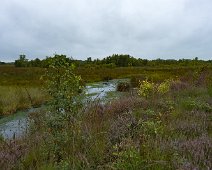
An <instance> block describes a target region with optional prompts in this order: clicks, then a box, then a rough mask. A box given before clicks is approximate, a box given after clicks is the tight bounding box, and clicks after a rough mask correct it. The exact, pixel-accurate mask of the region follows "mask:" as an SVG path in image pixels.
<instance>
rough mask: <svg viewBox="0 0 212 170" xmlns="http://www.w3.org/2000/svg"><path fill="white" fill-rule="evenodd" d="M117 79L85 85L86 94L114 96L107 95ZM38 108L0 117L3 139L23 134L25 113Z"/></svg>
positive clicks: (97, 97) (99, 97)
mask: <svg viewBox="0 0 212 170" xmlns="http://www.w3.org/2000/svg"><path fill="white" fill-rule="evenodd" d="M119 81H123V80H111V81H108V82H97V83H92V84H90V85H87V86H86V94H87V96H88V97H89V99H90V100H91V101H93V100H97V99H98V100H102V101H104V100H108V99H111V98H114V95H112V96H111V95H109V94H110V92H115V90H116V85H117V83H118V82H119ZM41 108H42V107H40V108H31V109H28V110H26V111H22V112H19V113H17V114H15V115H12V116H9V117H6V118H2V119H3V120H1V119H0V135H1V136H2V137H3V138H4V139H12V138H17V137H21V136H22V135H23V134H25V132H26V130H27V126H28V123H27V122H28V121H27V115H28V114H29V113H31V112H36V111H39V110H40V109H41Z"/></svg>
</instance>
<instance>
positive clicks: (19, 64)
mask: <svg viewBox="0 0 212 170" xmlns="http://www.w3.org/2000/svg"><path fill="white" fill-rule="evenodd" d="M27 64H28V59H27V58H26V55H24V54H21V55H20V56H19V59H18V60H15V66H16V67H27Z"/></svg>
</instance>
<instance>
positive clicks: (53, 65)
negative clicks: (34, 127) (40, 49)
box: [44, 55, 82, 167]
mask: <svg viewBox="0 0 212 170" xmlns="http://www.w3.org/2000/svg"><path fill="white" fill-rule="evenodd" d="M44 77H45V79H46V90H47V92H48V93H49V94H50V96H51V97H52V98H51V100H50V110H49V112H48V114H47V117H46V126H47V134H48V136H49V137H48V140H47V143H48V144H47V146H48V148H49V149H48V152H51V154H52V155H54V158H55V159H56V161H57V162H60V161H61V159H62V155H65V154H64V152H66V151H64V150H63V149H62V148H64V146H67V145H68V146H69V145H70V144H71V145H72V147H73V148H72V149H71V148H70V149H71V150H72V151H71V153H73V155H74V154H75V149H74V148H75V136H76V133H77V130H76V124H77V123H78V122H77V118H78V115H79V114H78V113H79V110H80V108H81V106H82V105H81V103H82V102H81V101H82V99H81V95H80V93H79V91H82V86H81V85H80V80H81V78H80V77H79V76H77V75H75V74H74V65H73V64H70V63H69V62H67V58H66V56H64V55H55V56H54V57H53V58H51V62H50V66H49V68H48V69H47V71H46V74H45V76H44ZM72 158H73V159H72V161H73V163H72V166H73V167H74V156H73V157H72Z"/></svg>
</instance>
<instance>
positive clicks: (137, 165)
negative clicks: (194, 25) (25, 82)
mask: <svg viewBox="0 0 212 170" xmlns="http://www.w3.org/2000/svg"><path fill="white" fill-rule="evenodd" d="M10 69H11V68H10ZM33 69H34V68H33ZM88 70H89V71H88ZM88 70H87V73H88V74H86V69H82V70H78V72H80V73H81V75H82V77H83V76H84V77H86V76H87V79H86V81H88V82H89V81H91V80H93V81H94V80H99V79H103V78H105V79H106V78H107V77H103V76H102V73H103V72H105V74H104V76H108V75H110V76H111V77H108V78H120V77H119V76H121V77H131V83H132V84H133V86H135V85H136V84H137V83H138V80H139V79H140V80H144V81H142V84H141V85H140V86H139V88H138V89H137V90H135V89H132V90H131V91H130V92H129V93H127V94H126V93H125V97H120V98H119V99H117V100H113V101H110V102H108V103H107V104H105V105H103V104H102V103H100V102H93V103H91V104H90V105H88V106H86V108H85V107H83V108H82V109H80V110H79V114H78V117H77V118H76V120H72V121H68V122H66V121H63V122H62V125H61V124H60V123H61V122H60V121H59V122H55V124H53V125H51V124H49V123H48V122H49V120H50V115H49V113H48V112H35V113H31V114H30V115H29V118H30V122H31V128H30V133H28V134H27V135H26V137H24V138H21V139H16V140H12V141H4V140H1V142H0V167H3V168H4V169H118V170H125V169H126V170H127V169H150V170H152V169H153V170H154V169H155V170H158V169H161V170H163V169H182V170H187V169H212V161H211V160H212V128H211V127H212V126H211V125H212V124H211V122H212V117H211V115H212V70H211V69H209V68H208V69H206V68H195V69H194V68H176V69H175V68H174V69H170V68H169V69H167V68H166V69H165V68H155V69H151V68H125V69H123V68H115V69H112V70H108V69H101V70H97V69H95V70H93V71H90V70H92V69H88ZM114 70H115V71H114ZM32 73H33V72H32ZM40 73H41V72H40ZM40 73H39V74H40ZM21 74H25V73H24V72H22V73H21ZM89 75H90V76H89ZM116 76H117V77H116ZM91 77H92V78H91ZM146 78H148V79H149V80H148V81H145V80H146ZM11 80H12V79H11ZM38 84H39V83H38ZM1 88H3V87H1ZM8 88H9V86H8ZM33 88H35V87H33ZM22 90H23V91H22V92H24V93H26V89H25V90H24V88H23V89H22ZM3 91H6V90H3ZM11 91H12V89H11ZM15 91H16V90H15ZM31 91H32V89H31V90H28V92H31ZM14 93H15V92H11V94H10V95H9V96H11V95H14ZM34 94H36V95H37V94H39V92H38V91H36V92H34ZM138 94H140V95H138ZM36 95H35V96H36ZM4 96H6V94H5V95H4ZM27 96H29V95H28V94H27V93H26V98H27ZM31 96H33V95H31ZM35 98H36V97H35ZM1 100H2V99H1ZM20 100H21V99H20ZM59 120H61V119H59ZM57 123H59V124H57ZM57 126H59V130H57V131H55V130H54V129H55V128H58V127H57ZM60 126H61V127H62V128H60ZM64 127H65V128H64ZM32 141H33V142H32Z"/></svg>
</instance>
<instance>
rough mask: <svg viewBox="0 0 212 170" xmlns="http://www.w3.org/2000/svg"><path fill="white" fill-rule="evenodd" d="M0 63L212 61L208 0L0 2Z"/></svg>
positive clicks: (211, 8) (211, 7)
mask: <svg viewBox="0 0 212 170" xmlns="http://www.w3.org/2000/svg"><path fill="white" fill-rule="evenodd" d="M0 4H1V5H0V61H6V62H8V61H14V60H15V59H17V58H18V57H19V55H20V54H25V55H26V57H27V58H28V59H35V58H40V59H43V58H45V57H46V56H52V55H54V54H65V55H67V56H69V57H70V56H72V57H73V58H75V59H82V60H84V59H86V58H87V57H92V58H93V59H94V58H103V57H106V56H109V55H112V54H130V55H132V56H134V57H136V58H145V59H157V58H161V59H180V58H188V59H189V58H190V59H193V58H195V57H198V58H199V59H204V60H209V59H212V1H211V0H1V3H0Z"/></svg>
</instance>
